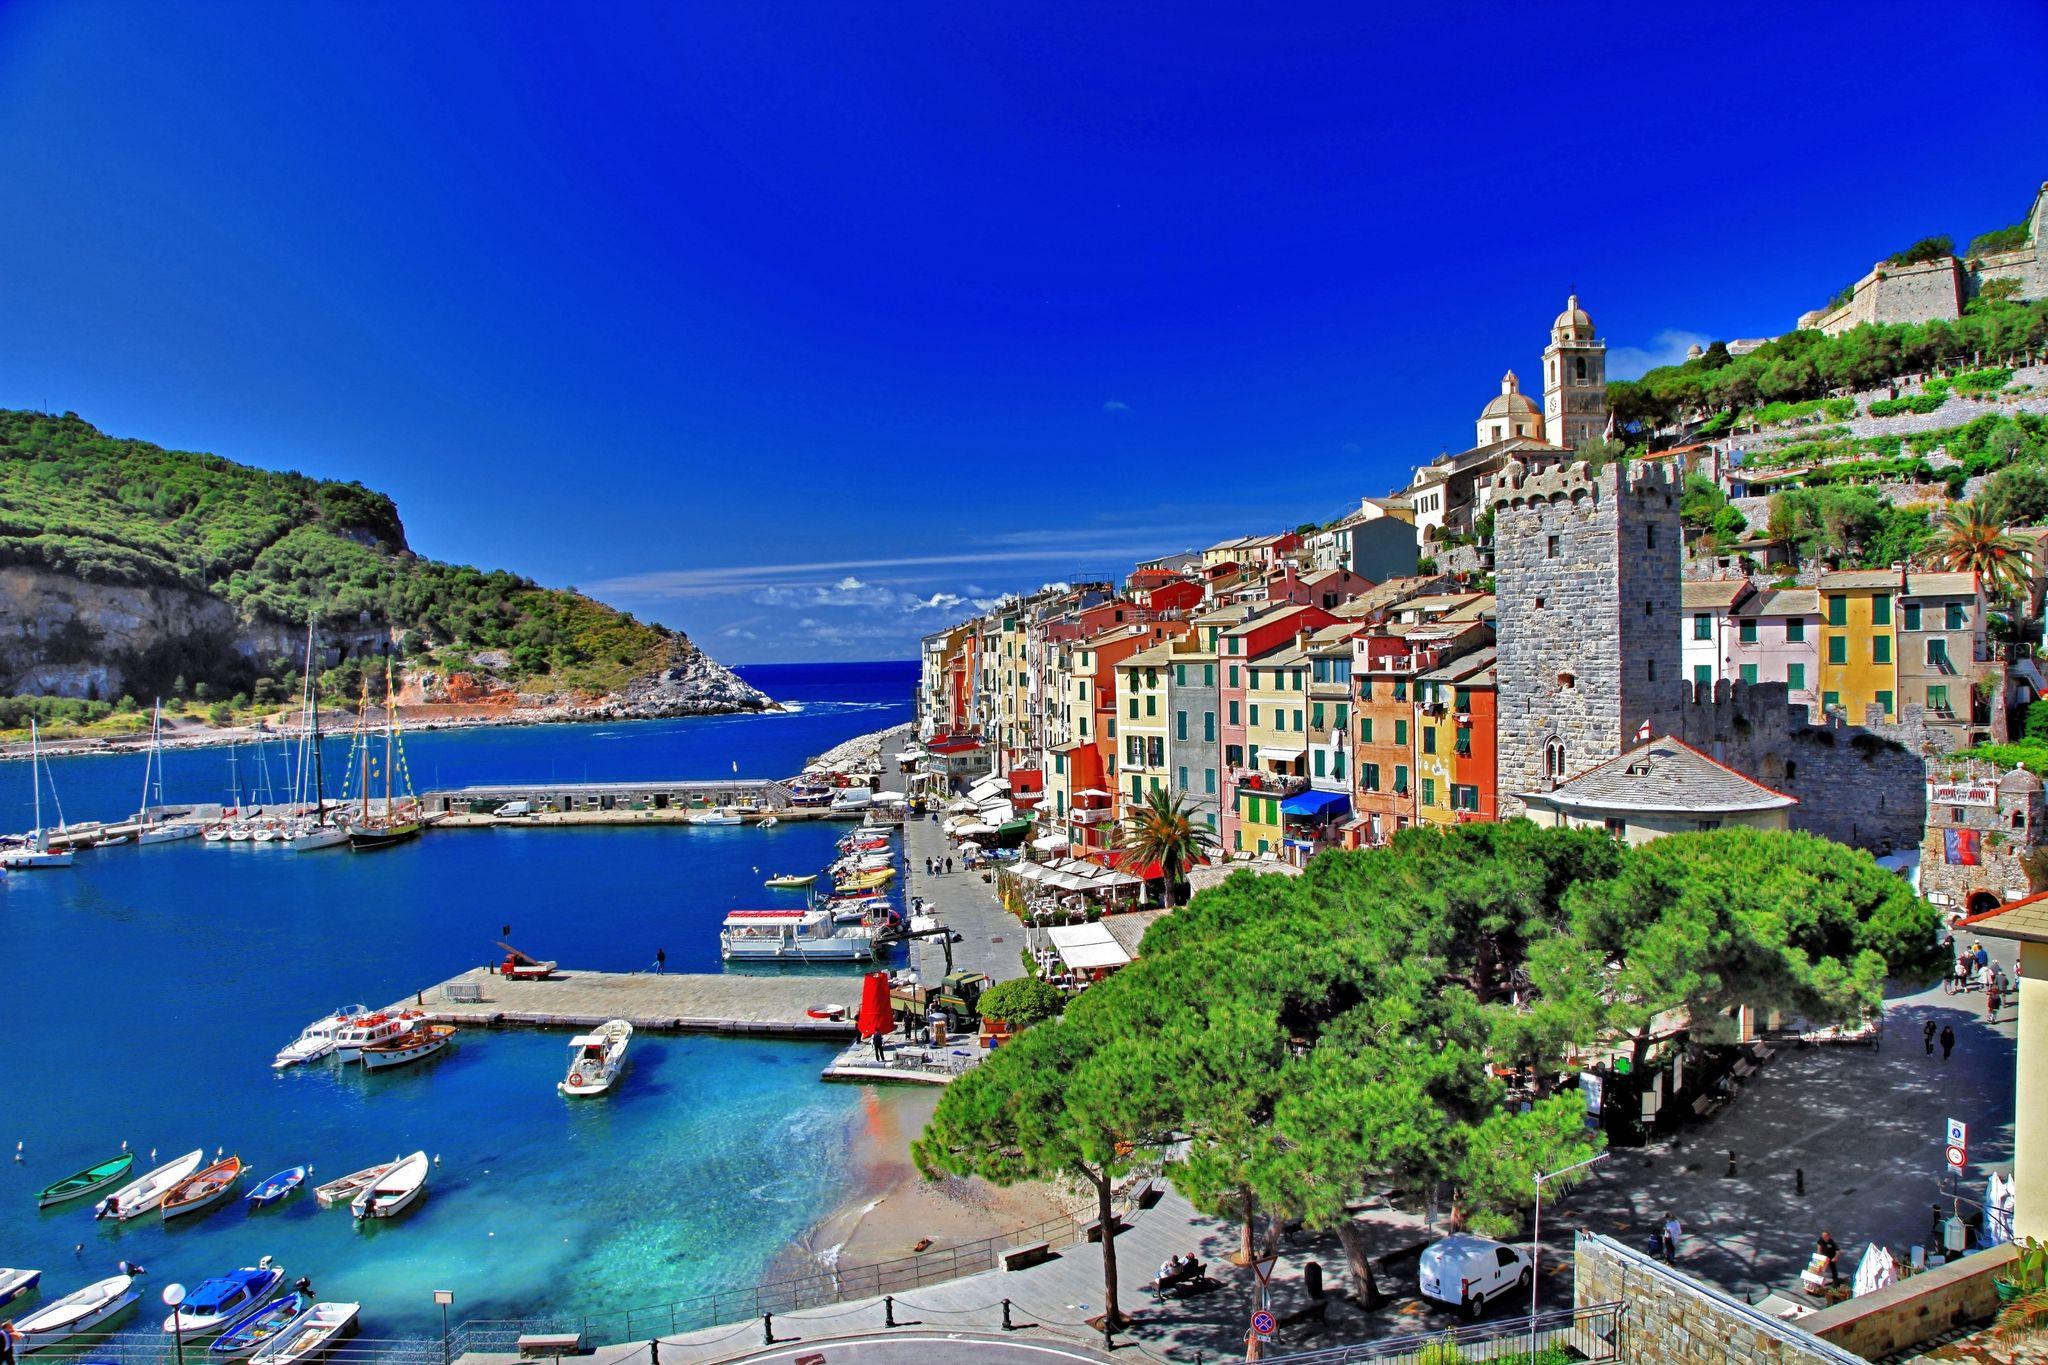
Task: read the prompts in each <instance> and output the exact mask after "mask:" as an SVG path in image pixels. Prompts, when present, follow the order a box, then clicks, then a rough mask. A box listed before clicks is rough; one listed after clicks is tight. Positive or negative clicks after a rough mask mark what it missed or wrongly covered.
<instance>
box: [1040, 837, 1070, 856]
mask: <svg viewBox="0 0 2048 1365" xmlns="http://www.w3.org/2000/svg"><path fill="white" fill-rule="evenodd" d="M1067 843H1068V840H1067V836H1066V835H1064V834H1048V835H1046V836H1045V837H1044V838H1043V839H1033V840H1032V841H1031V846H1032V847H1033V848H1035V849H1037V850H1038V851H1039V852H1040V853H1059V852H1062V851H1064V850H1065V849H1066V847H1067Z"/></svg>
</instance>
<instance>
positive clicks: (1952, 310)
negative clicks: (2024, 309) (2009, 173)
mask: <svg viewBox="0 0 2048 1365" xmlns="http://www.w3.org/2000/svg"><path fill="white" fill-rule="evenodd" d="M2026 221H2027V227H2028V240H2027V243H2026V245H2024V246H2022V247H2020V248H2018V249H2017V250H2013V251H2000V252H1993V253H1989V254H1986V255H1982V256H1972V257H1969V258H1967V259H1965V258H1961V257H1956V256H1942V257H1940V258H1938V259H1936V260H1932V261H1920V262H1916V263H1915V264H1912V265H1891V264H1889V263H1887V262H1884V261H1879V262H1878V263H1877V264H1876V265H1875V266H1873V267H1872V268H1871V270H1870V273H1869V274H1867V275H1865V276H1864V277H1863V278H1862V279H1860V280H1858V281H1856V283H1855V285H1854V287H1853V288H1852V289H1851V290H1850V294H1849V298H1848V300H1847V301H1846V302H1844V303H1841V304H1838V305H1836V306H1835V307H1833V308H1817V309H1815V310H1813V311H1812V312H1810V313H1802V314H1800V315H1799V322H1798V326H1799V327H1800V328H1801V329H1802V330H1803V329H1806V328H1815V329H1818V330H1819V331H1822V332H1825V333H1827V334H1828V335H1830V336H1835V335H1839V334H1840V333H1843V332H1846V331H1848V330H1849V329H1850V328H1852V327H1861V326H1863V325H1864V324H1865V323H1873V322H1876V323H1892V322H1932V321H1935V320H1937V319H1939V320H1943V321H1952V320H1954V319H1955V318H1957V317H1960V316H1961V315H1962V311H1963V305H1964V304H1965V303H1967V302H1968V301H1969V300H1971V299H1973V298H1975V297H1976V296H1977V295H1978V294H1980V293H1981V292H1983V289H1984V286H1985V285H1987V284H1990V283H1992V282H1994V281H1998V280H2009V281H2011V282H2012V284H2013V286H2014V289H2015V293H2016V296H2017V297H2019V298H2021V299H2041V298H2048V185H2043V186H2042V187H2041V189H2040V192H2039V193H2038V194H2036V195H2035V196H2034V205H2033V207H2032V208H2030V209H2029V210H2027V219H2026Z"/></svg>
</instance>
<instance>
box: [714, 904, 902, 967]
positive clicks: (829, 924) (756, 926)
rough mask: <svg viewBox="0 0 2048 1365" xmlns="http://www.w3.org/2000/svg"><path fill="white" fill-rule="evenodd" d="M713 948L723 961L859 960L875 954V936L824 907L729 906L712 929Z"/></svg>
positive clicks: (870, 931) (868, 930)
mask: <svg viewBox="0 0 2048 1365" xmlns="http://www.w3.org/2000/svg"><path fill="white" fill-rule="evenodd" d="M718 950H719V956H720V957H722V958H724V959H725V960H726V961H727V962H764V961H766V962H777V961H790V962H860V961H864V960H866V959H868V958H871V957H873V956H875V936H874V932H873V931H872V930H870V929H868V928H867V927H866V926H864V925H842V924H839V923H837V922H835V921H834V920H833V918H832V914H831V912H830V911H827V910H819V909H807V910H734V911H733V912H732V913H730V914H728V915H727V916H726V917H725V924H724V926H723V927H722V928H720V930H719V931H718Z"/></svg>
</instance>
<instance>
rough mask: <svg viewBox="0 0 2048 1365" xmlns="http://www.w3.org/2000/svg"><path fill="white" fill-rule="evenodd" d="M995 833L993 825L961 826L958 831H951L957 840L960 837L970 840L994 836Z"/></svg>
mask: <svg viewBox="0 0 2048 1365" xmlns="http://www.w3.org/2000/svg"><path fill="white" fill-rule="evenodd" d="M995 832H996V827H995V826H994V825H982V824H974V825H962V826H960V827H959V828H958V829H956V830H954V831H953V836H954V837H955V838H959V837H960V836H962V835H965V836H966V837H968V838H970V839H972V838H975V837H977V836H979V835H983V834H994V833H995Z"/></svg>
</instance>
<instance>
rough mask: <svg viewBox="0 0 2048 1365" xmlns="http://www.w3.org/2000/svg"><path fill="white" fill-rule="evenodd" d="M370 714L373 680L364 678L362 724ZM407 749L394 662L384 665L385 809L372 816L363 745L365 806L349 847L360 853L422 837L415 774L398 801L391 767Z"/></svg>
mask: <svg viewBox="0 0 2048 1365" xmlns="http://www.w3.org/2000/svg"><path fill="white" fill-rule="evenodd" d="M369 715H370V680H369V679H368V678H365V679H363V723H364V725H366V726H367V725H368V723H369ZM404 759H405V750H404V749H403V747H401V745H400V743H399V738H398V699H397V695H396V690H395V689H394V688H393V686H392V677H391V665H390V663H389V661H387V662H386V663H385V665H384V809H383V811H382V812H381V813H380V814H379V815H378V816H376V818H374V819H373V818H371V815H370V769H371V766H372V761H373V760H372V759H371V749H370V746H369V745H368V744H365V745H364V746H363V809H362V814H361V815H360V816H359V817H358V818H357V819H356V820H355V821H354V822H352V823H351V824H350V826H349V831H348V846H349V848H350V849H351V850H353V851H354V852H357V853H371V852H375V851H376V850H378V849H382V848H390V847H392V846H393V845H395V844H403V843H406V842H409V841H410V840H413V839H417V838H419V837H420V829H421V824H420V812H419V799H418V798H417V797H416V796H415V795H414V794H413V790H412V777H411V774H410V773H408V774H407V775H406V782H405V799H404V801H403V803H397V802H396V800H395V798H396V793H395V792H394V791H393V790H392V785H391V770H392V767H393V765H394V764H395V763H402V762H403V761H404Z"/></svg>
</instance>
